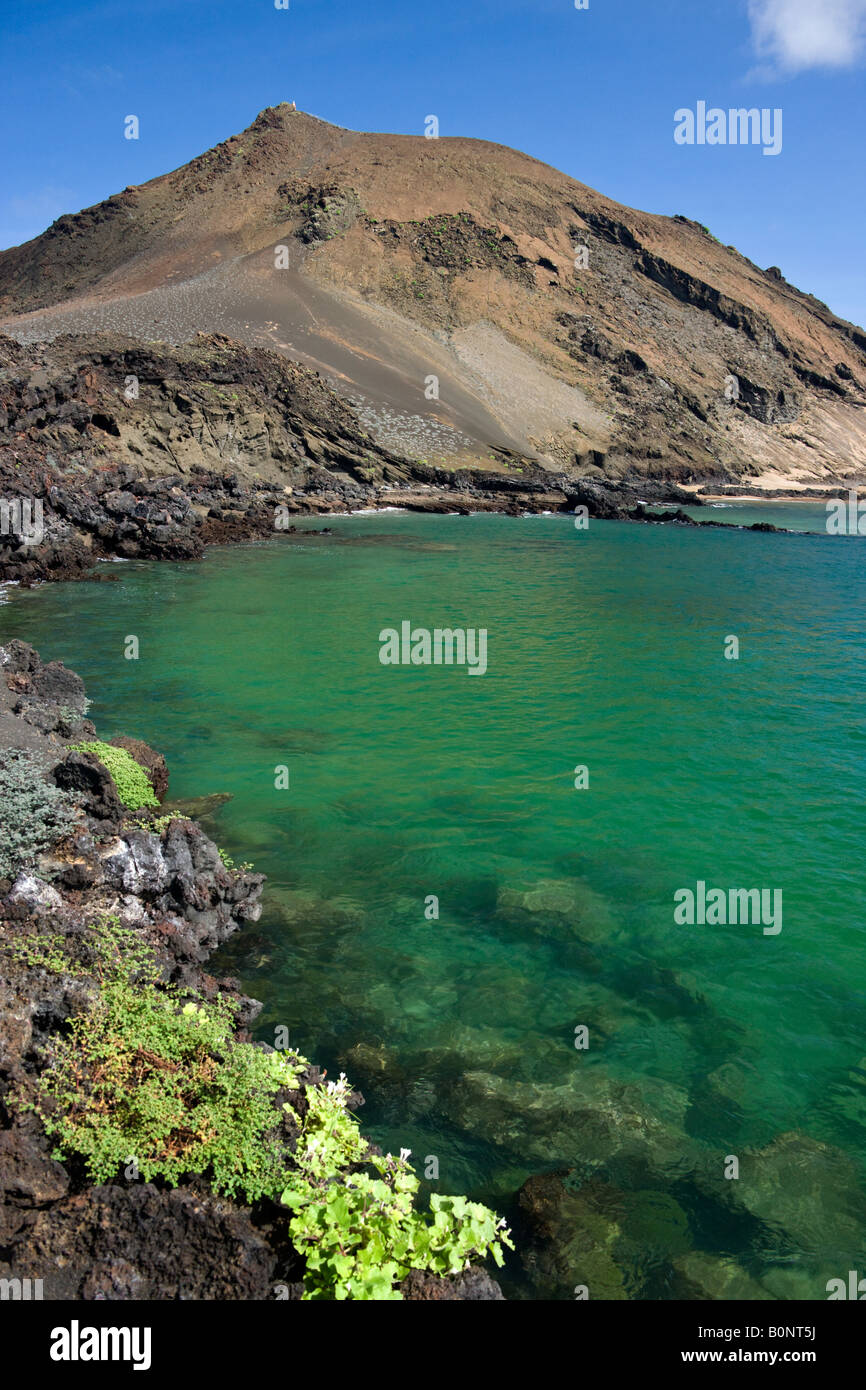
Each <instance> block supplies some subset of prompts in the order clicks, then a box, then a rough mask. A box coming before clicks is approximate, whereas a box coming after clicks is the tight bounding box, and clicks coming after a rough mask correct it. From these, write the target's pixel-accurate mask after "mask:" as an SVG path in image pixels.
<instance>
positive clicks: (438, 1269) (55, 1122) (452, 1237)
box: [19, 918, 513, 1300]
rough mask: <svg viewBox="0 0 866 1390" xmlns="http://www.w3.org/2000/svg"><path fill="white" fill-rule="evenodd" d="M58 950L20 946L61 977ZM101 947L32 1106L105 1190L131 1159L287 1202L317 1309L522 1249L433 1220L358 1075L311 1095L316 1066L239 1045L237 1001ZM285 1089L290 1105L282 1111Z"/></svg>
mask: <svg viewBox="0 0 866 1390" xmlns="http://www.w3.org/2000/svg"><path fill="white" fill-rule="evenodd" d="M55 945H56V943H55V942H54V939H53V938H52V939H51V940H50V941H48V940H46V943H45V946H44V949H42V950H41V952H40V947H39V945H38V943H37V944H35V945H30V944H28V945H26V946H24V945H22V946H20V947H19V950H20V951H24V952H25V958H26V959H28V960H30V961H33V959H34V957H39V963H40V964H43V965H45V966H46V967H47V968H49V969H57V968H58V964H57V959H56V951H55ZM88 949H89V950H90V953H91V956H92V959H93V966H92V967H90V968H91V972H92V973H93V971H95V973H96V975H97V976H98V977H99V979H100V992H99V995H98V997H97V1001H96V1004H95V1006H94V1008H93V1009H92V1011H91V1012H89V1013H87V1014H82V1015H78V1016H77V1017H75V1018H73V1019H71V1020H70V1021H69V1027H70V1032H69V1033H68V1034H67V1035H66V1036H64V1037H60V1038H57V1039H55V1040H54V1042H53V1043H52V1048H53V1052H52V1056H51V1059H50V1063H49V1066H48V1067H47V1068H46V1070H45V1071H44V1072H43V1073H42V1075H41V1076H40V1078H39V1081H38V1083H37V1095H36V1099H35V1100H31V1101H27V1102H23V1101H22V1102H21V1105H20V1108H24V1109H32V1110H35V1111H36V1113H37V1114H39V1116H40V1117H41V1119H42V1122H43V1124H44V1125H45V1128H46V1130H47V1132H48V1133H49V1134H50V1135H52V1136H53V1137H54V1138H55V1139H56V1141H57V1148H56V1150H55V1156H56V1157H64V1156H65V1155H68V1154H70V1153H76V1154H80V1155H82V1156H83V1157H84V1158H85V1159H86V1162H87V1168H88V1171H89V1173H90V1176H91V1177H92V1178H93V1180H94V1181H95V1182H98V1183H102V1182H108V1181H110V1180H111V1179H112V1178H114V1177H116V1176H117V1175H118V1173H119V1172H120V1171H121V1170H122V1169H123V1168H124V1166H125V1165H127V1164H128V1163H129V1162H130V1160H131V1158H134V1159H135V1162H136V1166H137V1171H138V1174H139V1175H140V1176H141V1177H143V1178H144V1179H145V1180H151V1179H153V1178H162V1179H163V1180H165V1181H166V1182H168V1183H170V1184H172V1185H175V1184H176V1183H177V1182H178V1181H179V1180H180V1179H181V1178H182V1177H183V1176H184V1175H185V1174H191V1173H199V1174H202V1175H203V1176H205V1177H207V1178H209V1179H210V1181H211V1183H212V1185H213V1187H214V1188H215V1190H216V1191H218V1192H222V1193H226V1194H227V1195H230V1196H233V1195H236V1194H238V1195H241V1196H242V1197H244V1198H245V1199H246V1200H248V1201H255V1200H257V1199H259V1198H261V1197H271V1198H272V1199H273V1200H282V1202H283V1203H284V1204H285V1205H286V1206H287V1207H288V1208H289V1209H290V1210H291V1213H292V1215H291V1218H290V1222H289V1229H290V1232H291V1236H292V1240H293V1242H294V1244H295V1248H296V1249H297V1250H298V1252H299V1253H300V1254H301V1255H303V1256H305V1258H306V1266H307V1271H306V1276H305V1279H304V1298H306V1299H326V1298H327V1299H338V1300H343V1299H388V1300H390V1299H399V1298H400V1297H401V1295H400V1291H399V1287H398V1286H399V1283H400V1281H401V1280H402V1279H403V1278H405V1276H406V1274H408V1272H409V1270H410V1269H425V1270H430V1271H432V1272H434V1273H437V1274H449V1273H458V1272H459V1271H460V1270H462V1269H465V1268H466V1267H467V1265H468V1264H469V1262H470V1260H471V1258H472V1257H473V1256H475V1257H477V1256H484V1255H486V1254H488V1253H490V1254H492V1255H493V1257H494V1259H495V1260H496V1261H497V1263H498V1264H501V1263H502V1260H503V1256H502V1245H503V1244H505V1245H508V1246H509V1247H511V1240H510V1237H509V1233H508V1231H507V1230H505V1229H504V1222H497V1219H496V1217H495V1216H494V1214H493V1212H491V1211H489V1210H488V1209H487V1208H486V1207H482V1206H480V1205H479V1204H478V1203H475V1202H469V1201H467V1200H466V1199H465V1198H463V1197H440V1196H434V1197H432V1198H431V1211H430V1212H429V1213H425V1212H421V1211H418V1210H416V1209H415V1205H414V1203H415V1199H416V1196H417V1193H418V1188H419V1182H418V1179H417V1178H416V1176H415V1174H414V1173H413V1172H412V1170H411V1169H410V1168H409V1167H408V1164H407V1162H406V1159H407V1158H408V1156H409V1155H408V1150H404V1151H402V1152H401V1154H400V1157H399V1158H393V1157H392V1156H391V1155H386V1156H385V1157H382V1156H380V1155H375V1154H372V1153H371V1151H370V1148H369V1145H368V1143H367V1141H366V1140H365V1139H364V1138H363V1137H362V1135H361V1134H360V1131H359V1129H358V1124H357V1121H356V1120H355V1118H354V1116H353V1115H352V1114H351V1113H350V1111H349V1110H348V1108H347V1107H348V1101H349V1097H350V1094H351V1088H350V1086H349V1083H348V1081H347V1080H346V1078H345V1076H343V1075H341V1076H340V1079H339V1080H338V1081H333V1082H328V1083H327V1084H326V1085H324V1086H302V1083H301V1079H300V1078H301V1076H302V1074H303V1073H304V1072H305V1071H306V1070H307V1067H308V1063H307V1062H306V1061H305V1059H304V1058H303V1057H300V1056H297V1055H295V1054H291V1053H287V1054H284V1053H279V1052H265V1051H264V1050H263V1049H262V1048H260V1047H256V1046H254V1045H253V1044H251V1043H240V1042H238V1041H237V1040H236V1039H235V1036H234V1007H235V1006H234V1005H233V1004H232V1003H231V1002H230V1001H228V1000H226V999H223V998H221V997H219V996H218V997H217V1000H216V1001H215V1002H214V1003H204V1002H202V1001H200V1000H196V1001H188V1002H186V1003H183V1002H182V997H181V996H180V994H179V993H178V992H177V991H176V990H175V989H173V988H172V987H170V986H169V987H166V986H162V985H160V984H159V981H158V977H157V971H156V966H155V963H154V961H153V958H152V956H151V955H150V953H149V951H148V949H147V947H146V946H144V945H143V943H142V942H141V939H140V938H139V937H136V936H135V935H134V934H133V933H131V932H128V931H126V930H124V929H123V928H121V927H120V925H119V923H118V922H117V919H115V918H109V919H107V920H106V921H104V922H102V923H100V924H98V925H97V926H96V927H94V928H93V929H92V930H91V933H90V939H89V943H88ZM65 968H66V969H67V970H71V971H72V973H81V967H74V968H73V967H72V966H71V963H70V962H68V961H67V962H66V966H65ZM279 1092H282V1093H283V1096H285V1094H286V1092H289V1093H291V1097H292V1099H291V1100H290V1101H285V1100H283V1103H282V1104H280V1100H279V1099H278V1093H279ZM285 1118H288V1119H289V1120H290V1121H291V1125H290V1128H291V1130H292V1132H293V1133H296V1134H297V1138H296V1140H295V1145H294V1151H292V1150H291V1148H290V1145H289V1143H288V1142H287V1140H286V1137H285V1133H284V1131H283V1130H282V1128H281V1126H282V1122H283V1120H284V1119H285ZM370 1170H372V1171H370ZM511 1248H513V1247H511Z"/></svg>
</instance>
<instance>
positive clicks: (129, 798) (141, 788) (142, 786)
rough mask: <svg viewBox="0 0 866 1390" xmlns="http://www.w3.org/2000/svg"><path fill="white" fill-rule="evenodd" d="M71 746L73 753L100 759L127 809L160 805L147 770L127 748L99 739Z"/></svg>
mask: <svg viewBox="0 0 866 1390" xmlns="http://www.w3.org/2000/svg"><path fill="white" fill-rule="evenodd" d="M70 746H71V749H72V752H73V753H92V754H93V756H94V757H95V758H98V759H99V761H100V762H101V763H102V765H103V767H105V768H107V769H108V771H109V773H110V774H111V780H112V782H113V783H114V785H115V787H116V789H117V795H118V796H119V797H120V799H121V801H122V802H123V804H124V806H126V807H127V809H128V810H130V811H137V810H139V809H140V808H141V807H142V806H158V805H159V801H158V800H157V797H156V793H155V792H154V790H153V783H152V782H151V780H150V778H149V777H148V775H147V773H146V772H145V770H144V768H143V767H141V765H140V764H139V763H137V762H136V761H135V758H133V757H132V755H131V754H130V753H128V752H127V751H126V749H125V748H115V747H114V746H113V745H112V744H110V743H102V742H100V741H99V740H98V739H96V740H93V741H92V742H90V743H76V744H72V745H70Z"/></svg>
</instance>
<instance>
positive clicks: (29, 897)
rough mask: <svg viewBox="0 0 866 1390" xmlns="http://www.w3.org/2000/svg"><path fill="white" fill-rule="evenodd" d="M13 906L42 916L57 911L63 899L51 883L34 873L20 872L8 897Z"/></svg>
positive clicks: (36, 915)
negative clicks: (35, 875) (43, 880)
mask: <svg viewBox="0 0 866 1390" xmlns="http://www.w3.org/2000/svg"><path fill="white" fill-rule="evenodd" d="M7 902H8V903H9V905H10V906H12V907H23V908H25V909H26V911H27V912H29V913H32V914H33V916H34V917H42V916H45V915H46V914H48V913H50V912H56V911H57V909H58V908H59V907H62V905H63V899H62V898H61V896H60V894H59V893H58V892H57V890H56V889H55V888H52V887H51V885H50V884H49V883H43V882H42V880H41V879H38V878H36V877H34V875H33V874H26V873H25V874H19V875H18V877H17V878H16V880H15V882H14V883H13V885H12V888H11V891H10V892H9V895H8V897H7Z"/></svg>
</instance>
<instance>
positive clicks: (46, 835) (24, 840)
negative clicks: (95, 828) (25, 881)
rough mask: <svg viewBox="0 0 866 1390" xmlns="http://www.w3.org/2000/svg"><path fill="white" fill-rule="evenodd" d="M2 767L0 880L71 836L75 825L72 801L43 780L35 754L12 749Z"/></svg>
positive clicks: (0, 770) (5, 757) (5, 755)
mask: <svg viewBox="0 0 866 1390" xmlns="http://www.w3.org/2000/svg"><path fill="white" fill-rule="evenodd" d="M3 756H4V761H3V766H2V767H0V806H2V821H0V878H8V877H10V875H11V874H12V873H13V872H14V871H15V870H16V869H17V868H18V867H19V866H20V865H22V864H25V863H27V862H28V861H29V860H31V859H33V857H34V855H36V854H37V853H38V852H39V851H40V850H42V849H45V848H46V847H47V846H48V845H50V844H53V843H54V842H55V841H56V840H60V839H62V838H63V836H65V835H68V834H69V833H70V831H71V829H72V827H73V825H74V823H75V814H74V812H75V803H74V802H73V800H72V798H71V797H70V796H69V795H68V794H67V793H66V792H63V791H61V790H60V788H59V787H53V786H51V785H50V784H49V783H48V782H45V781H44V780H43V774H42V768H41V767H40V765H39V763H38V761H37V759H36V758H35V757H34V756H33V754H32V753H27V752H24V751H22V750H20V749H12V750H9V751H7V752H5V753H4V755H3Z"/></svg>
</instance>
